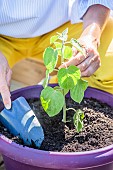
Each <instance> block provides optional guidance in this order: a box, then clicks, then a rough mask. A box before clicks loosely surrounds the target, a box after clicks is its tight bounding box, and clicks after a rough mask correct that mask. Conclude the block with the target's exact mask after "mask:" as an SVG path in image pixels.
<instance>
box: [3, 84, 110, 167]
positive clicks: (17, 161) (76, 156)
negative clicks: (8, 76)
mask: <svg viewBox="0 0 113 170" xmlns="http://www.w3.org/2000/svg"><path fill="white" fill-rule="evenodd" d="M41 90H42V86H39V85H38V86H30V87H26V88H22V89H19V90H16V91H14V92H13V93H12V100H14V99H16V98H17V97H20V96H24V97H25V98H26V99H29V98H37V97H39V95H40V92H41ZM85 97H87V98H91V97H92V98H96V99H98V100H100V101H102V102H104V103H107V104H109V105H110V106H113V95H111V94H108V93H106V92H103V91H100V90H97V89H93V88H88V89H87V90H86V92H85ZM2 108H3V106H2V104H1V103H0V110H2ZM0 152H1V153H2V155H3V159H4V163H5V167H6V170H58V169H59V170H82V169H85V170H113V145H110V146H108V147H104V148H102V149H97V150H93V151H87V152H76V153H75V152H72V153H59V152H48V151H41V150H36V149H32V148H29V147H23V146H22V145H19V144H16V143H14V142H12V141H11V140H9V139H8V138H6V137H5V136H3V135H2V134H0Z"/></svg>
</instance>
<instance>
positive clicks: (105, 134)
mask: <svg viewBox="0 0 113 170" xmlns="http://www.w3.org/2000/svg"><path fill="white" fill-rule="evenodd" d="M28 102H29V104H30V106H31V108H32V109H33V111H34V112H35V114H36V115H37V117H38V119H39V121H40V123H41V125H42V127H43V129H44V134H45V140H44V141H43V143H42V146H41V148H40V149H41V150H47V151H58V152H78V151H89V150H94V149H99V148H102V147H105V146H108V145H111V144H113V108H111V107H110V106H108V105H107V104H103V103H100V102H99V101H97V100H94V99H84V100H83V101H82V103H81V104H80V105H79V104H77V103H75V102H74V101H72V100H71V99H69V98H68V99H67V100H66V102H67V107H73V108H75V109H81V110H83V111H84V114H85V118H84V128H83V131H82V132H80V133H77V132H76V129H75V127H74V126H73V122H72V117H73V112H71V111H69V112H67V120H68V123H66V124H64V123H63V122H62V113H59V114H58V115H57V116H55V117H52V118H50V117H49V116H48V115H47V114H46V113H45V112H44V111H43V109H42V107H41V104H40V101H39V99H34V100H32V99H31V100H29V101H28ZM0 133H2V134H4V135H6V136H7V137H8V138H10V139H12V140H13V141H15V142H16V143H20V144H23V142H22V140H20V139H18V137H14V136H12V135H11V134H9V133H8V131H7V129H6V128H4V127H3V125H1V124H0ZM31 147H33V146H31Z"/></svg>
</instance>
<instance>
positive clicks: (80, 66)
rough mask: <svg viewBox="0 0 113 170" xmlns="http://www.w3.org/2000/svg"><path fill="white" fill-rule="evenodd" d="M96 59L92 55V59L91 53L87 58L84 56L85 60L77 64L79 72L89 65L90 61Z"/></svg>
mask: <svg viewBox="0 0 113 170" xmlns="http://www.w3.org/2000/svg"><path fill="white" fill-rule="evenodd" d="M96 60H97V59H96V57H94V58H93V60H92V55H90V56H89V57H88V58H86V60H84V61H83V62H82V63H80V64H79V65H77V67H78V68H79V69H80V71H81V72H83V71H85V70H86V69H87V68H88V67H89V66H90V65H91V63H92V62H94V61H96Z"/></svg>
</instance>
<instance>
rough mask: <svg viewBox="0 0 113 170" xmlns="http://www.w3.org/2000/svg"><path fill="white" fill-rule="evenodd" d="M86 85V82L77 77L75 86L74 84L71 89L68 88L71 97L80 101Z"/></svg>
mask: <svg viewBox="0 0 113 170" xmlns="http://www.w3.org/2000/svg"><path fill="white" fill-rule="evenodd" d="M87 87H88V82H87V81H85V80H82V79H79V80H78V81H77V84H76V86H74V87H73V88H72V89H71V90H70V95H71V98H72V99H73V100H74V101H76V102H78V103H80V102H81V101H82V99H83V97H84V91H85V90H86V88H87Z"/></svg>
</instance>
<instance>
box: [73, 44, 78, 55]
mask: <svg viewBox="0 0 113 170" xmlns="http://www.w3.org/2000/svg"><path fill="white" fill-rule="evenodd" d="M72 52H73V56H76V55H77V53H78V51H77V49H76V48H75V47H74V46H73V47H72Z"/></svg>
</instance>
